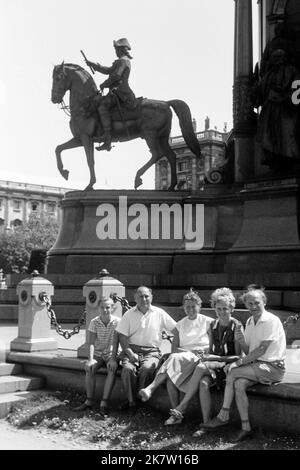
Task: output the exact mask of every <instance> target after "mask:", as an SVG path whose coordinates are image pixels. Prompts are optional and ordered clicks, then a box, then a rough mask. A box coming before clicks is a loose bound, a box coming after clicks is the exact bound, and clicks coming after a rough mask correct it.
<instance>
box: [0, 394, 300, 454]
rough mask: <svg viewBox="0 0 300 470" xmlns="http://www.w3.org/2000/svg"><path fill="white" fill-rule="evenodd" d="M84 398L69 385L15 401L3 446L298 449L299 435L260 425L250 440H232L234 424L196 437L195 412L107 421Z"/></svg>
mask: <svg viewBox="0 0 300 470" xmlns="http://www.w3.org/2000/svg"><path fill="white" fill-rule="evenodd" d="M83 400H84V396H83V395H82V394H80V393H77V392H74V391H70V390H66V391H63V392H61V391H56V392H55V391H53V392H49V391H45V392H36V393H34V395H33V397H32V398H31V399H30V400H29V401H26V402H22V403H20V404H17V405H14V407H13V409H12V410H11V412H10V413H9V415H8V416H7V418H5V419H2V420H0V436H1V437H0V450H23V449H24V450H29V449H30V450H98V451H99V450H102V451H108V450H109V451H111V450H119V451H127V450H136V451H138V450H146V451H160V452H161V451H165V450H169V451H172V450H173V451H203V450H300V436H288V435H286V436H283V435H276V434H272V433H265V432H262V431H261V430H255V436H254V437H253V438H252V439H250V440H248V441H245V442H242V443H239V444H232V443H231V442H230V439H231V437H232V436H233V435H234V434H235V433H236V431H237V429H236V428H235V427H232V426H226V429H225V428H223V429H222V430H218V431H216V432H213V433H207V434H206V435H205V436H203V437H202V438H201V439H197V438H193V437H192V434H193V432H194V431H195V429H197V424H198V422H197V417H195V418H193V419H191V418H189V419H186V420H185V421H184V422H183V424H181V425H177V426H172V427H166V426H164V425H163V421H164V419H166V416H162V414H161V413H159V412H158V411H155V410H152V409H150V408H148V407H141V408H139V409H138V410H137V411H136V412H135V414H133V415H129V414H128V413H126V412H122V413H121V412H117V411H113V410H112V411H111V413H110V415H109V417H108V418H107V419H105V420H104V419H103V418H102V417H101V416H100V414H99V413H97V408H95V409H94V410H92V411H83V412H75V411H73V408H74V407H75V406H77V405H78V404H80V403H82V401H83Z"/></svg>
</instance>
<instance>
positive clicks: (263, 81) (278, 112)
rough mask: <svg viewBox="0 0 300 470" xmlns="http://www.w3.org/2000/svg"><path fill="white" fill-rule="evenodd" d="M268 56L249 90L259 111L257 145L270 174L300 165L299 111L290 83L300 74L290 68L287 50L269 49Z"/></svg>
mask: <svg viewBox="0 0 300 470" xmlns="http://www.w3.org/2000/svg"><path fill="white" fill-rule="evenodd" d="M268 55H269V57H268V60H265V61H264V63H263V72H264V73H260V76H259V79H258V81H257V82H256V83H255V85H254V86H253V90H252V98H253V104H254V107H255V108H259V107H261V112H260V114H259V117H258V127H257V141H258V142H259V143H260V145H261V147H262V149H263V154H264V155H263V159H262V164H263V165H267V166H269V168H270V169H271V171H280V172H281V171H284V170H285V171H291V170H294V169H295V168H296V167H297V166H298V162H300V153H299V145H298V141H297V132H298V126H299V117H298V115H299V111H298V108H297V107H296V106H295V105H294V104H293V103H292V100H291V96H292V91H293V90H292V83H293V82H294V80H296V79H298V78H299V77H300V74H299V71H298V70H297V69H296V67H295V66H294V65H292V64H291V62H290V59H289V57H288V53H287V50H284V49H281V48H279V49H274V50H272V49H270V48H269V53H268ZM265 57H266V55H265Z"/></svg>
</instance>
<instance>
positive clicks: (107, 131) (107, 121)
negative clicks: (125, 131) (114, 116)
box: [96, 107, 111, 152]
mask: <svg viewBox="0 0 300 470" xmlns="http://www.w3.org/2000/svg"><path fill="white" fill-rule="evenodd" d="M98 111H99V114H100V118H101V122H102V126H103V130H104V134H103V136H102V139H103V144H101V145H99V147H96V150H107V151H108V152H109V151H110V150H111V118H110V113H109V111H108V110H107V109H106V108H104V107H100V108H99V109H98Z"/></svg>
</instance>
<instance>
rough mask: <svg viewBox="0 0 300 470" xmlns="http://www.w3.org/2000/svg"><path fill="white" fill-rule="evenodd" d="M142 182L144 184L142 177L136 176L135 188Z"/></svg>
mask: <svg viewBox="0 0 300 470" xmlns="http://www.w3.org/2000/svg"><path fill="white" fill-rule="evenodd" d="M142 184H143V180H142V178H135V180H134V189H137V188H138V187H139V186H141V185H142Z"/></svg>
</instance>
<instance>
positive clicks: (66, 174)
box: [60, 170, 69, 180]
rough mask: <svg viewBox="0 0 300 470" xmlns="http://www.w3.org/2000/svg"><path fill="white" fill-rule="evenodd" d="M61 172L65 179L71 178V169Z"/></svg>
mask: <svg viewBox="0 0 300 470" xmlns="http://www.w3.org/2000/svg"><path fill="white" fill-rule="evenodd" d="M60 174H61V176H62V177H63V178H65V180H68V178H69V170H60Z"/></svg>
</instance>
